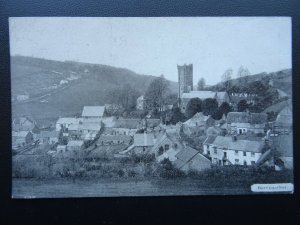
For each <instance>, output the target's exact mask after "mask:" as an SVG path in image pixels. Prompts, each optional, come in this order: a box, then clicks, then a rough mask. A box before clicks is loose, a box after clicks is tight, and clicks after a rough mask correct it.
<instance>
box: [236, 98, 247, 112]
mask: <svg viewBox="0 0 300 225" xmlns="http://www.w3.org/2000/svg"><path fill="white" fill-rule="evenodd" d="M247 108H248V104H247V101H246V100H245V99H242V100H240V101H239V103H238V105H237V111H238V112H244V111H245V110H246V109H247Z"/></svg>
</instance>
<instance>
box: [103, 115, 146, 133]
mask: <svg viewBox="0 0 300 225" xmlns="http://www.w3.org/2000/svg"><path fill="white" fill-rule="evenodd" d="M140 127H142V120H140V119H123V118H119V119H118V120H116V121H114V124H113V126H111V127H105V129H104V134H107V135H130V136H133V135H134V134H135V133H136V132H137V130H138V128H140Z"/></svg>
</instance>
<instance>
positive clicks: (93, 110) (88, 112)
mask: <svg viewBox="0 0 300 225" xmlns="http://www.w3.org/2000/svg"><path fill="white" fill-rule="evenodd" d="M104 111H105V106H84V107H83V111H82V116H83V117H102V116H103V115H104Z"/></svg>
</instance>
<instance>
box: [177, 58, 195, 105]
mask: <svg viewBox="0 0 300 225" xmlns="http://www.w3.org/2000/svg"><path fill="white" fill-rule="evenodd" d="M177 69H178V86H179V90H178V97H179V100H180V99H181V98H182V94H183V93H188V92H190V91H192V90H193V64H189V65H186V64H184V65H183V66H179V65H177Z"/></svg>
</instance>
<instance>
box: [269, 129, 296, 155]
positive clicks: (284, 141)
mask: <svg viewBox="0 0 300 225" xmlns="http://www.w3.org/2000/svg"><path fill="white" fill-rule="evenodd" d="M271 139H272V140H273V146H274V147H276V149H277V151H278V152H279V154H280V156H283V157H293V131H292V132H290V133H289V134H288V135H286V134H284V135H278V136H274V137H271Z"/></svg>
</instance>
